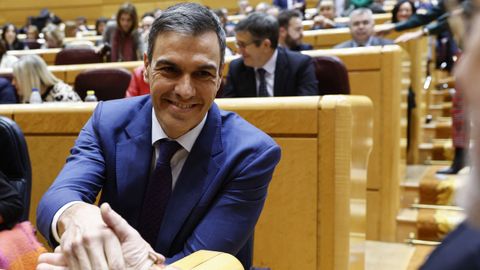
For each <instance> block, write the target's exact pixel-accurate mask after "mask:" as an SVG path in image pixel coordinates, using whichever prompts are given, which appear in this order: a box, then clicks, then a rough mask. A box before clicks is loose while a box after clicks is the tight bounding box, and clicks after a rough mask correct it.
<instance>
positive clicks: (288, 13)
mask: <svg viewBox="0 0 480 270" xmlns="http://www.w3.org/2000/svg"><path fill="white" fill-rule="evenodd" d="M277 19H278V26H279V36H278V43H279V45H280V46H282V47H284V48H287V49H289V50H291V51H297V52H299V51H306V50H313V47H312V45H310V44H306V43H303V41H302V39H303V25H302V14H301V13H300V11H298V10H284V11H282V12H280V14H278V17H277Z"/></svg>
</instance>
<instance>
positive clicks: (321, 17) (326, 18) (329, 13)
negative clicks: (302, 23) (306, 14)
mask: <svg viewBox="0 0 480 270" xmlns="http://www.w3.org/2000/svg"><path fill="white" fill-rule="evenodd" d="M317 9H318V14H317V15H316V16H315V17H313V26H312V30H317V29H329V28H337V27H338V26H337V24H336V23H335V4H334V3H333V1H330V0H323V1H321V2H320V3H319V4H318V7H317ZM342 27H345V25H342Z"/></svg>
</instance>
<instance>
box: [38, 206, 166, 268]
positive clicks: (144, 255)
mask: <svg viewBox="0 0 480 270" xmlns="http://www.w3.org/2000/svg"><path fill="white" fill-rule="evenodd" d="M59 227H60V231H63V229H65V230H64V231H63V234H62V236H61V241H60V245H59V246H58V247H57V248H56V249H55V252H53V253H44V254H42V255H40V257H39V258H38V265H37V270H67V269H68V270H77V269H79V270H80V269H81V270H84V269H87V270H88V269H132V270H133V269H135V270H149V269H165V270H167V269H171V270H172V269H175V268H173V267H169V266H166V265H165V264H164V261H165V257H163V256H162V255H160V254H158V253H156V252H155V251H154V250H153V248H152V247H151V246H150V244H148V243H147V242H146V241H145V240H143V238H142V237H141V236H140V234H139V233H138V232H137V231H136V230H135V229H134V228H132V227H131V226H130V225H129V224H128V223H127V222H126V221H125V220H124V219H123V218H122V217H121V216H120V215H119V214H117V213H116V212H115V211H114V210H113V209H112V208H111V207H110V205H108V204H107V203H104V204H102V205H101V207H100V208H98V207H97V206H94V205H90V204H86V203H78V204H74V205H73V206H71V207H70V208H68V209H67V210H66V211H65V212H64V213H63V214H62V216H61V218H60V219H59Z"/></svg>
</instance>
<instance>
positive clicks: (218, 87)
mask: <svg viewBox="0 0 480 270" xmlns="http://www.w3.org/2000/svg"><path fill="white" fill-rule="evenodd" d="M224 67H225V63H224V64H222V65H221V66H220V69H219V70H218V80H217V92H218V90H219V89H220V86H221V85H222V80H223V68H224Z"/></svg>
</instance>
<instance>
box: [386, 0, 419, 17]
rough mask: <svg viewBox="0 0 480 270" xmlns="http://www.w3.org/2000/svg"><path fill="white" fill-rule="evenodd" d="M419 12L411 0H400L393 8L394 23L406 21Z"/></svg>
mask: <svg viewBox="0 0 480 270" xmlns="http://www.w3.org/2000/svg"><path fill="white" fill-rule="evenodd" d="M416 12H417V8H416V7H415V5H414V4H413V3H412V2H410V1H409V0H400V1H398V2H397V3H396V4H395V6H393V9H392V23H398V22H404V21H406V20H408V19H409V18H410V17H411V16H412V15H413V14H415V13H416Z"/></svg>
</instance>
